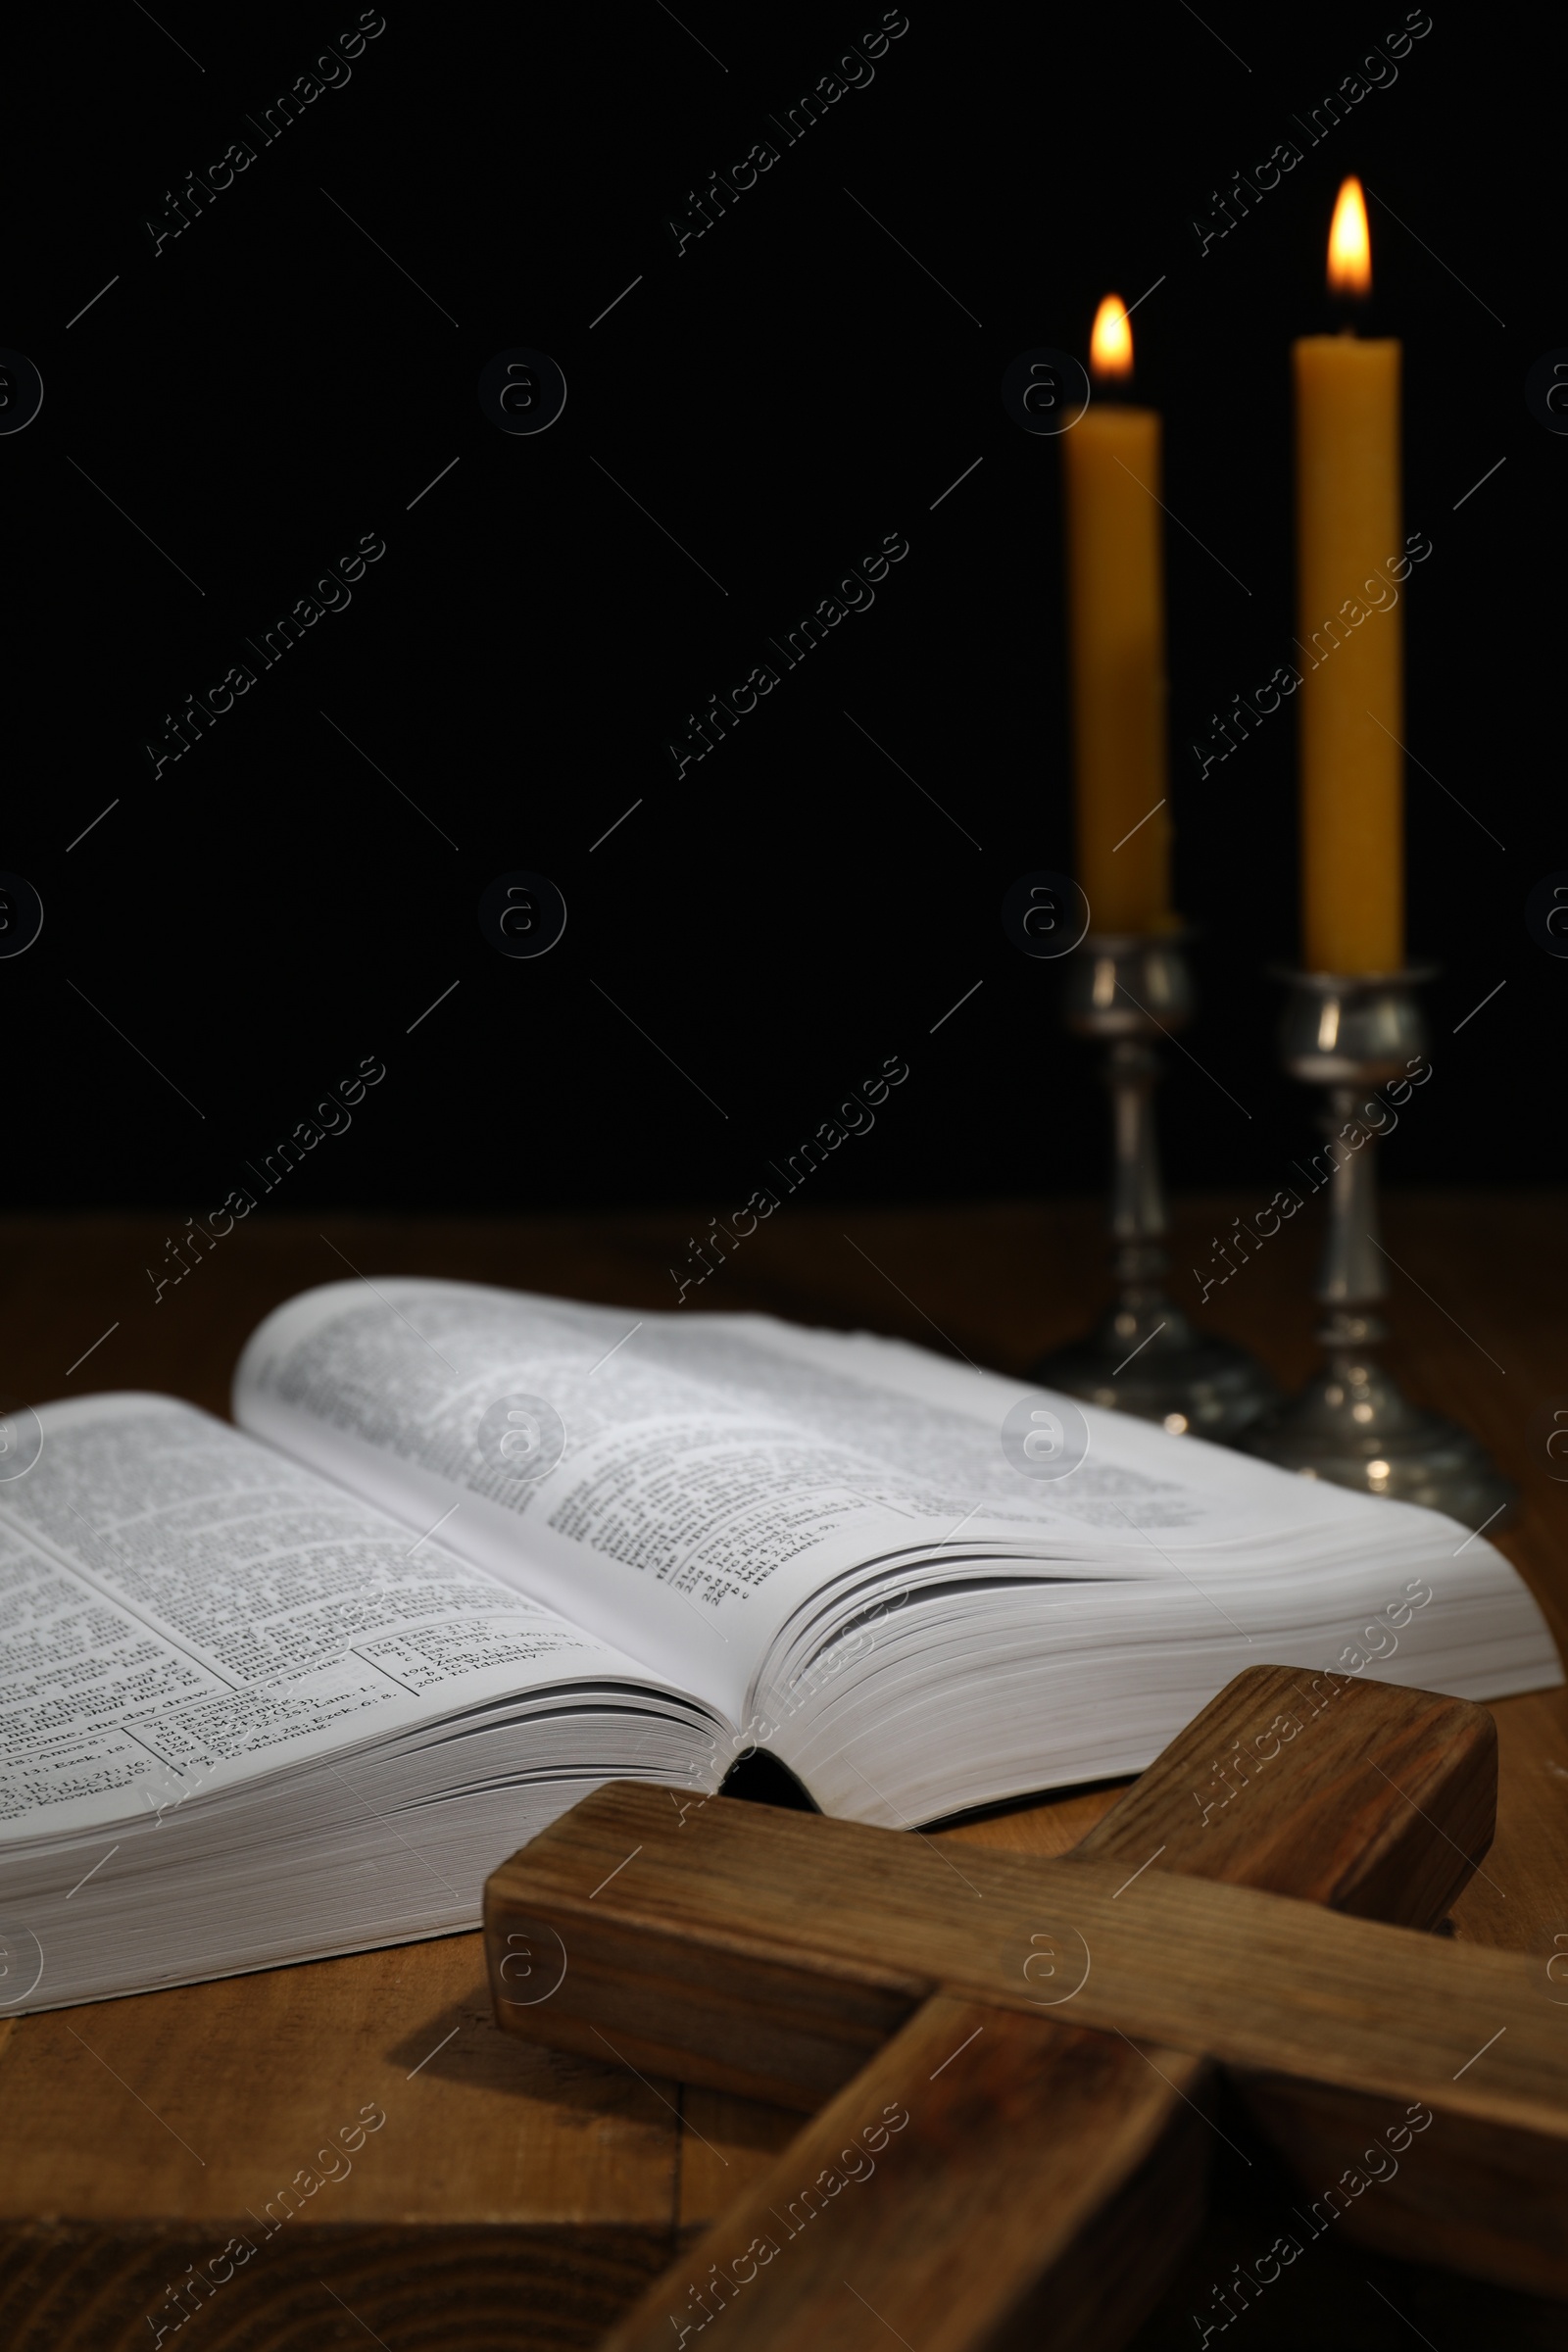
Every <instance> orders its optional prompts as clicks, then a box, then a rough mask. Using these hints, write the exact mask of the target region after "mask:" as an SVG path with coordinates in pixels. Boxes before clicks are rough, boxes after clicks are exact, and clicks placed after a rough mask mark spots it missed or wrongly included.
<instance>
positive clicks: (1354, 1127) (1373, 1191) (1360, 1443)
mask: <svg viewBox="0 0 1568 2352" xmlns="http://www.w3.org/2000/svg"><path fill="white" fill-rule="evenodd" d="M1284 976H1285V977H1286V978H1287V979H1288V980H1289V982H1290V990H1291V993H1290V997H1289V999H1288V1002H1287V1005H1286V1010H1285V1024H1284V1031H1283V1037H1282V1046H1283V1058H1284V1062H1285V1066H1286V1068H1287V1069H1288V1070H1289V1071H1290V1073H1291V1075H1292V1077H1293V1078H1299V1079H1301V1080H1303V1081H1304V1082H1305V1083H1306V1084H1307V1085H1309V1086H1321V1087H1322V1088H1323V1089H1324V1090H1325V1105H1324V1113H1323V1118H1322V1125H1323V1128H1324V1131H1325V1133H1326V1134H1327V1136H1328V1139H1329V1146H1328V1160H1329V1170H1330V1173H1329V1179H1328V1229H1327V1233H1326V1236H1325V1240H1324V1247H1323V1260H1322V1265H1321V1267H1320V1270H1319V1273H1318V1280H1317V1289H1316V1294H1315V1296H1316V1298H1317V1300H1318V1304H1319V1305H1320V1306H1321V1307H1322V1309H1323V1317H1322V1321H1321V1323H1320V1325H1319V1327H1318V1330H1317V1333H1316V1338H1317V1341H1318V1344H1319V1346H1320V1347H1321V1348H1323V1349H1324V1351H1325V1354H1326V1356H1327V1362H1326V1363H1325V1365H1324V1367H1323V1369H1322V1371H1321V1372H1319V1373H1318V1374H1317V1375H1316V1376H1315V1377H1314V1378H1313V1379H1312V1380H1310V1381H1309V1382H1308V1383H1307V1385H1306V1387H1305V1388H1304V1389H1303V1390H1302V1392H1301V1394H1300V1395H1299V1397H1293V1398H1292V1399H1291V1401H1290V1402H1289V1403H1288V1404H1285V1405H1282V1406H1280V1407H1279V1408H1278V1410H1276V1411H1274V1412H1272V1413H1270V1414H1268V1415H1267V1416H1265V1418H1263V1419H1262V1420H1260V1421H1258V1422H1256V1423H1254V1424H1253V1426H1252V1427H1251V1428H1250V1429H1249V1430H1247V1431H1246V1432H1245V1434H1244V1435H1243V1436H1242V1437H1241V1439H1240V1440H1239V1441H1238V1443H1239V1444H1240V1446H1242V1447H1243V1448H1244V1449H1245V1450H1246V1451H1248V1452H1250V1453H1256V1454H1261V1455H1262V1457H1263V1458H1264V1460H1266V1461H1270V1462H1277V1463H1278V1464H1279V1465H1280V1467H1281V1469H1285V1470H1295V1471H1299V1473H1300V1474H1301V1476H1302V1477H1304V1478H1326V1479H1332V1480H1333V1481H1334V1483H1335V1485H1337V1486H1342V1487H1354V1488H1356V1489H1358V1490H1359V1491H1360V1492H1361V1493H1363V1494H1367V1495H1394V1496H1396V1497H1397V1499H1398V1500H1400V1501H1402V1502H1420V1503H1425V1504H1427V1505H1428V1506H1429V1507H1430V1508H1431V1509H1433V1510H1438V1511H1446V1512H1447V1513H1448V1515H1449V1516H1450V1517H1451V1518H1454V1519H1459V1520H1462V1521H1463V1522H1464V1524H1465V1525H1466V1526H1468V1527H1479V1526H1481V1525H1483V1524H1486V1523H1489V1522H1492V1521H1495V1519H1496V1517H1497V1516H1498V1514H1499V1513H1500V1512H1501V1511H1502V1510H1504V1509H1505V1508H1506V1507H1507V1506H1508V1505H1510V1504H1512V1503H1513V1502H1514V1501H1515V1500H1516V1495H1515V1491H1514V1489H1513V1488H1512V1487H1511V1486H1510V1485H1509V1484H1508V1482H1507V1480H1506V1479H1505V1478H1503V1477H1502V1475H1501V1473H1500V1472H1499V1471H1498V1470H1496V1469H1495V1466H1494V1465H1493V1463H1492V1461H1491V1459H1490V1458H1489V1456H1488V1455H1487V1453H1486V1452H1485V1451H1484V1449H1483V1448H1482V1446H1479V1445H1478V1444H1477V1442H1476V1440H1475V1439H1474V1438H1473V1437H1471V1436H1470V1434H1469V1432H1468V1431H1467V1430H1463V1429H1460V1428H1459V1427H1458V1426H1457V1424H1456V1423H1454V1422H1452V1421H1446V1420H1443V1419H1442V1418H1440V1416H1439V1415H1438V1414H1436V1413H1429V1412H1425V1411H1423V1410H1422V1409H1421V1407H1419V1406H1418V1405H1413V1404H1412V1403H1411V1402H1410V1400H1409V1398H1408V1397H1406V1396H1405V1395H1404V1393H1403V1391H1402V1390H1401V1389H1400V1388H1399V1386H1398V1384H1397V1381H1395V1380H1394V1379H1393V1378H1392V1377H1391V1375H1390V1374H1389V1373H1388V1372H1386V1371H1385V1370H1384V1369H1383V1367H1382V1366H1381V1365H1380V1364H1378V1363H1376V1362H1375V1361H1374V1360H1373V1355H1372V1350H1373V1348H1375V1347H1376V1346H1377V1344H1378V1342H1379V1341H1381V1340H1385V1339H1387V1337H1388V1330H1389V1327H1388V1325H1387V1323H1386V1322H1385V1321H1384V1320H1383V1317H1382V1316H1381V1315H1380V1314H1379V1313H1378V1311H1377V1309H1378V1306H1379V1304H1380V1302H1381V1301H1382V1300H1383V1299H1386V1298H1387V1296H1388V1291H1389V1280H1388V1260H1387V1258H1386V1257H1385V1256H1384V1254H1383V1250H1382V1248H1381V1246H1380V1244H1379V1241H1378V1203H1377V1178H1376V1169H1375V1162H1374V1153H1375V1152H1376V1150H1377V1145H1376V1141H1375V1132H1376V1130H1375V1128H1373V1127H1371V1126H1369V1125H1368V1124H1367V1123H1366V1122H1365V1121H1363V1120H1362V1119H1361V1117H1360V1116H1359V1114H1360V1112H1361V1110H1362V1107H1363V1105H1365V1107H1366V1108H1367V1109H1370V1108H1371V1105H1370V1104H1368V1103H1366V1092H1365V1090H1366V1089H1367V1088H1369V1087H1377V1086H1383V1085H1387V1084H1388V1083H1389V1082H1390V1081H1395V1080H1400V1079H1404V1080H1407V1079H1408V1074H1409V1071H1410V1069H1411V1067H1412V1066H1413V1065H1414V1064H1415V1063H1417V1062H1418V1061H1419V1060H1420V1059H1421V1057H1422V1056H1423V1055H1424V1054H1425V1053H1426V1027H1425V1023H1424V1022H1423V1020H1422V1017H1421V1007H1420V1005H1419V1004H1418V1003H1417V1001H1416V996H1415V983H1416V982H1417V981H1419V980H1425V979H1429V978H1430V977H1431V969H1430V967H1423V968H1420V969H1411V970H1408V971H1403V972H1388V973H1379V972H1374V973H1367V974H1364V975H1362V976H1360V977H1355V978H1348V977H1345V976H1344V975H1342V974H1338V973H1332V972H1293V973H1287V974H1286V975H1284ZM1378 1124H1380V1125H1381V1124H1382V1121H1381V1119H1380V1120H1379V1121H1378ZM1352 1135H1354V1136H1357V1137H1358V1138H1359V1140H1358V1141H1357V1142H1354V1143H1352V1142H1350V1141H1349V1140H1348V1139H1349V1138H1350V1137H1351V1136H1352Z"/></svg>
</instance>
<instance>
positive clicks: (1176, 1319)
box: [1029, 1300, 1280, 1446]
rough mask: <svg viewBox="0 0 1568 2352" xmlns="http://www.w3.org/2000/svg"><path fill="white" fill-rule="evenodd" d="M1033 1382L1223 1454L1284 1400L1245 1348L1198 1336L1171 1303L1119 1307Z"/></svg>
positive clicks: (1050, 1358)
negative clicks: (1143, 1308)
mask: <svg viewBox="0 0 1568 2352" xmlns="http://www.w3.org/2000/svg"><path fill="white" fill-rule="evenodd" d="M1029 1378H1030V1379H1031V1380H1038V1381H1039V1382H1040V1383H1041V1385H1042V1386H1043V1387H1045V1388H1048V1389H1060V1390H1061V1391H1062V1392H1063V1393H1064V1394H1065V1395H1066V1396H1068V1397H1082V1398H1083V1400H1084V1402H1085V1403H1086V1404H1101V1405H1109V1406H1111V1407H1113V1408H1114V1410H1115V1411H1117V1412H1119V1413H1133V1414H1135V1415H1136V1416H1137V1418H1138V1419H1139V1420H1140V1421H1158V1422H1159V1423H1160V1424H1161V1425H1162V1426H1163V1427H1164V1428H1165V1429H1168V1430H1169V1431H1170V1432H1171V1435H1172V1436H1173V1437H1181V1436H1185V1435H1187V1434H1189V1433H1190V1434H1191V1435H1192V1436H1193V1437H1195V1438H1212V1439H1213V1440H1214V1441H1215V1442H1216V1443H1217V1444H1219V1445H1222V1446H1226V1445H1230V1444H1232V1443H1233V1442H1234V1441H1235V1440H1236V1439H1237V1438H1238V1437H1239V1436H1240V1434H1241V1432H1242V1431H1243V1430H1244V1429H1246V1428H1248V1427H1249V1426H1250V1424H1252V1423H1253V1422H1255V1421H1256V1420H1257V1419H1258V1418H1259V1417H1260V1415H1262V1414H1264V1413H1266V1412H1267V1411H1268V1410H1269V1408H1270V1407H1271V1406H1272V1405H1275V1404H1277V1403H1278V1401H1279V1394H1280V1393H1279V1390H1278V1389H1277V1388H1276V1387H1275V1386H1274V1383H1273V1382H1272V1381H1271V1380H1270V1379H1269V1376H1268V1374H1267V1373H1266V1372H1265V1371H1264V1370H1263V1367H1262V1365H1261V1364H1259V1363H1257V1362H1256V1361H1255V1359H1254V1358H1253V1357H1251V1356H1250V1355H1249V1354H1248V1352H1247V1350H1246V1349H1245V1348H1238V1347H1236V1346H1235V1345H1234V1344H1233V1343H1232V1342H1231V1341H1230V1340H1221V1339H1216V1338H1213V1337H1211V1336H1209V1335H1206V1334H1204V1333H1201V1332H1198V1331H1195V1330H1194V1329H1193V1326H1192V1325H1191V1324H1190V1323H1189V1322H1188V1320H1187V1317H1186V1316H1185V1315H1184V1314H1182V1313H1180V1312H1179V1310H1178V1309H1177V1308H1175V1307H1173V1306H1172V1305H1170V1303H1169V1302H1168V1300H1167V1301H1164V1302H1162V1305H1161V1309H1160V1312H1159V1313H1157V1314H1154V1315H1150V1314H1149V1313H1147V1312H1146V1313H1142V1314H1139V1313H1135V1312H1133V1311H1132V1310H1130V1309H1129V1308H1127V1307H1125V1306H1115V1307H1111V1308H1110V1309H1109V1310H1108V1311H1107V1312H1106V1313H1105V1314H1104V1315H1103V1317H1102V1319H1101V1321H1100V1322H1099V1323H1098V1324H1097V1325H1096V1326H1095V1328H1094V1330H1093V1331H1091V1332H1088V1333H1086V1334H1085V1336H1084V1338H1083V1339H1081V1340H1077V1341H1075V1342H1073V1343H1072V1345H1070V1346H1069V1347H1066V1348H1055V1349H1054V1350H1053V1352H1052V1353H1051V1354H1050V1355H1044V1356H1042V1357H1041V1359H1040V1361H1039V1363H1037V1364H1035V1365H1033V1366H1032V1367H1031V1369H1030V1373H1029Z"/></svg>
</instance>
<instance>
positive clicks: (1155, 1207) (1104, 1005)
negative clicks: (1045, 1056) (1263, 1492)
mask: <svg viewBox="0 0 1568 2352" xmlns="http://www.w3.org/2000/svg"><path fill="white" fill-rule="evenodd" d="M1192 1008H1193V988H1192V979H1191V975H1190V973H1189V971H1188V968H1187V962H1186V958H1185V957H1184V956H1183V955H1182V953H1181V936H1180V935H1179V934H1175V933H1168V934H1160V935H1159V936H1157V937H1148V938H1141V937H1137V936H1133V935H1129V934H1121V933H1118V934H1115V935H1108V934H1091V935H1090V936H1089V937H1088V938H1087V939H1085V940H1084V941H1083V943H1082V945H1081V946H1080V947H1079V949H1078V950H1077V951H1076V953H1075V954H1074V956H1073V958H1072V961H1071V963H1070V964H1069V966H1068V971H1067V1002H1066V1008H1065V1012H1066V1022H1067V1026H1068V1028H1069V1029H1071V1030H1073V1031H1075V1032H1076V1034H1077V1035H1078V1036H1080V1037H1091V1038H1097V1039H1099V1040H1101V1041H1102V1042H1103V1044H1104V1046H1105V1048H1106V1054H1105V1083H1106V1085H1107V1086H1108V1087H1109V1089H1110V1095H1111V1103H1112V1135H1113V1145H1114V1173H1113V1180H1112V1192H1111V1216H1110V1228H1111V1233H1112V1235H1113V1236H1114V1238H1115V1243H1116V1250H1115V1259H1114V1267H1115V1281H1116V1302H1115V1304H1114V1305H1113V1306H1111V1307H1110V1308H1108V1309H1107V1311H1106V1312H1105V1314H1104V1315H1103V1316H1102V1318H1101V1320H1100V1321H1099V1322H1098V1323H1097V1324H1096V1325H1095V1327H1094V1329H1093V1330H1092V1331H1089V1332H1087V1333H1086V1334H1085V1335H1084V1337H1083V1338H1082V1339H1081V1340H1075V1341H1073V1342H1072V1343H1071V1344H1070V1345H1069V1346H1067V1347H1065V1348H1054V1349H1053V1351H1052V1352H1051V1354H1049V1355H1046V1356H1043V1357H1042V1358H1041V1360H1040V1362H1039V1363H1037V1364H1035V1365H1034V1366H1033V1367H1032V1368H1031V1370H1030V1373H1029V1378H1030V1379H1031V1380H1037V1381H1039V1382H1041V1383H1042V1385H1043V1386H1045V1387H1047V1388H1052V1389H1060V1390H1062V1391H1063V1392H1064V1393H1065V1394H1066V1395H1067V1396H1069V1397H1082V1398H1083V1399H1084V1400H1085V1402H1086V1403H1091V1404H1100V1405H1109V1406H1110V1407H1112V1409H1113V1410H1115V1411H1117V1412H1123V1413H1133V1414H1136V1415H1137V1417H1138V1418H1139V1419H1140V1420H1144V1421H1158V1422H1160V1423H1162V1424H1163V1426H1164V1427H1165V1428H1166V1429H1168V1430H1169V1431H1171V1433H1172V1434H1173V1435H1176V1436H1180V1435H1184V1434H1186V1433H1187V1432H1189V1431H1190V1432H1191V1433H1192V1434H1193V1435H1194V1436H1195V1437H1201V1438H1213V1439H1217V1440H1218V1441H1219V1442H1220V1443H1221V1444H1229V1443H1231V1442H1232V1441H1233V1440H1234V1439H1235V1438H1236V1437H1237V1436H1238V1435H1239V1434H1240V1432H1241V1431H1242V1430H1243V1429H1245V1428H1247V1427H1248V1426H1249V1424H1250V1423H1251V1422H1253V1421H1255V1420H1256V1419H1257V1418H1258V1416H1259V1415H1260V1414H1262V1413H1264V1412H1266V1411H1268V1409H1269V1408H1270V1407H1271V1406H1272V1405H1275V1404H1277V1403H1278V1402H1279V1395H1280V1393H1279V1390H1278V1389H1277V1388H1276V1387H1275V1385H1274V1383H1273V1382H1272V1381H1271V1380H1270V1378H1269V1376H1268V1374H1267V1373H1266V1372H1265V1371H1264V1370H1263V1367H1262V1366H1261V1364H1259V1363H1257V1362H1256V1361H1255V1360H1254V1359H1253V1358H1252V1357H1251V1356H1250V1355H1249V1354H1248V1353H1247V1350H1246V1349H1245V1348H1238V1347H1236V1346H1235V1345H1234V1343H1233V1342H1231V1341H1230V1340H1221V1339H1216V1338H1212V1337H1210V1336H1208V1335H1206V1334H1204V1333H1201V1332H1199V1331H1197V1330H1195V1329H1194V1327H1193V1325H1192V1324H1191V1323H1190V1322H1189V1321H1188V1319H1187V1317H1186V1316H1185V1315H1184V1314H1183V1313H1182V1312H1181V1310H1180V1308H1179V1307H1176V1306H1173V1305H1172V1303H1171V1301H1170V1299H1168V1298H1167V1297H1166V1295H1165V1291H1164V1287H1163V1280H1162V1277H1163V1275H1164V1271H1165V1251H1164V1249H1163V1248H1162V1246H1161V1244H1162V1240H1163V1236H1164V1233H1165V1205H1164V1198H1163V1193H1162V1189H1161V1185H1160V1179H1159V1160H1158V1154H1157V1152H1156V1149H1155V1142H1154V1114H1153V1089H1154V1084H1155V1081H1156V1079H1157V1077H1158V1074H1159V1068H1158V1060H1157V1056H1156V1054H1155V1051H1154V1044H1153V1041H1154V1039H1155V1038H1157V1037H1168V1036H1170V1035H1171V1034H1172V1033H1173V1032H1174V1031H1175V1030H1177V1029H1180V1028H1182V1027H1184V1026H1185V1024H1186V1022H1187V1020H1188V1018H1189V1017H1190V1015H1191V1012H1192Z"/></svg>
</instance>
